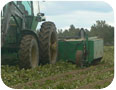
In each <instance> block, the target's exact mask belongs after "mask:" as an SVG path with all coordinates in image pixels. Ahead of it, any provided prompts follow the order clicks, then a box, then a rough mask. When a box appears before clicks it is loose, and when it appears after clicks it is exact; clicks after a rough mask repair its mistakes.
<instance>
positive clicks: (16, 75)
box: [1, 46, 114, 89]
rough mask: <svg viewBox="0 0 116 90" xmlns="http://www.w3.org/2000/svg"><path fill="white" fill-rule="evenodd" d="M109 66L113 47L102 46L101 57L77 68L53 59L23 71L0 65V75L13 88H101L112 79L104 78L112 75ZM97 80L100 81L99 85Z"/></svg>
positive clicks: (110, 66)
mask: <svg viewBox="0 0 116 90" xmlns="http://www.w3.org/2000/svg"><path fill="white" fill-rule="evenodd" d="M113 67H114V47H113V46H105V47H104V57H103V59H102V61H101V62H100V63H99V64H98V65H96V66H90V67H88V68H77V67H76V65H75V64H72V63H69V62H57V63H56V64H55V65H51V64H47V65H44V66H38V67H37V68H35V69H27V70H25V69H20V68H19V67H18V66H8V65H2V67H1V71H2V74H1V76H2V80H3V82H4V83H5V84H6V85H7V86H9V87H14V88H44V89H45V88H58V89H63V88H66V89H70V88H71V89H73V88H104V87H106V86H108V85H109V84H110V83H111V81H112V79H111V80H110V81H105V80H107V79H109V78H113V76H114V71H113V69H112V68H113ZM101 81H102V82H103V81H104V82H103V83H101V84H99V83H100V82H101ZM97 82H99V83H97ZM96 83H97V84H96Z"/></svg>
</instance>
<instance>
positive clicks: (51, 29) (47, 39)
mask: <svg viewBox="0 0 116 90" xmlns="http://www.w3.org/2000/svg"><path fill="white" fill-rule="evenodd" d="M57 47H58V40H57V32H56V26H55V24H54V23H53V22H44V23H43V24H42V25H41V29H40V32H39V50H40V51H39V52H40V53H39V54H40V62H41V63H42V64H46V63H50V64H55V63H56V59H57Z"/></svg>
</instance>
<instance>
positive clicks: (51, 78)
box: [12, 64, 103, 88]
mask: <svg viewBox="0 0 116 90" xmlns="http://www.w3.org/2000/svg"><path fill="white" fill-rule="evenodd" d="M97 66H99V67H100V66H103V64H100V65H97ZM95 69H96V66H93V67H89V68H84V69H80V70H73V71H71V72H66V73H62V74H57V75H55V76H49V77H46V78H43V79H40V80H35V81H29V82H27V83H23V84H18V85H15V86H12V88H24V87H25V86H32V85H33V83H35V82H36V83H38V85H40V86H42V85H44V84H45V83H46V81H47V80H51V81H55V80H58V79H59V78H60V79H61V78H63V77H65V76H67V75H73V74H78V73H80V72H84V71H89V70H90V71H92V70H95ZM83 77H85V75H84V76H83Z"/></svg>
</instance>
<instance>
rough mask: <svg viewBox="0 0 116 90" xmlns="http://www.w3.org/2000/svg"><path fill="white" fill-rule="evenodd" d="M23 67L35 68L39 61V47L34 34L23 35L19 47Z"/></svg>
mask: <svg viewBox="0 0 116 90" xmlns="http://www.w3.org/2000/svg"><path fill="white" fill-rule="evenodd" d="M19 59H20V67H21V68H35V67H36V66H38V61H39V48H38V43H37V40H36V39H35V37H34V36H32V35H24V36H23V37H22V40H21V43H20V49H19Z"/></svg>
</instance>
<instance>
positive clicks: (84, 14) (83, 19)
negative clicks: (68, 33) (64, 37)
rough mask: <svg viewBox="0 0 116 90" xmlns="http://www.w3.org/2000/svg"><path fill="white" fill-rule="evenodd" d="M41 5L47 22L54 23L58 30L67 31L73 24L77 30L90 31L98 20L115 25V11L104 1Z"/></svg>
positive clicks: (50, 2)
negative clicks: (84, 29)
mask: <svg viewBox="0 0 116 90" xmlns="http://www.w3.org/2000/svg"><path fill="white" fill-rule="evenodd" d="M39 4H40V11H41V13H45V17H46V21H52V22H54V23H55V24H56V27H57V29H63V30H65V29H68V28H69V27H70V25H71V24H73V25H74V26H75V27H76V28H86V29H89V30H90V28H91V26H92V25H93V24H95V23H96V20H105V21H106V23H107V24H110V25H112V26H113V25H114V14H113V9H112V7H111V6H110V5H109V4H107V3H105V2H103V1H46V2H39ZM40 24H41V23H40ZM39 26H40V25H38V28H39Z"/></svg>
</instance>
